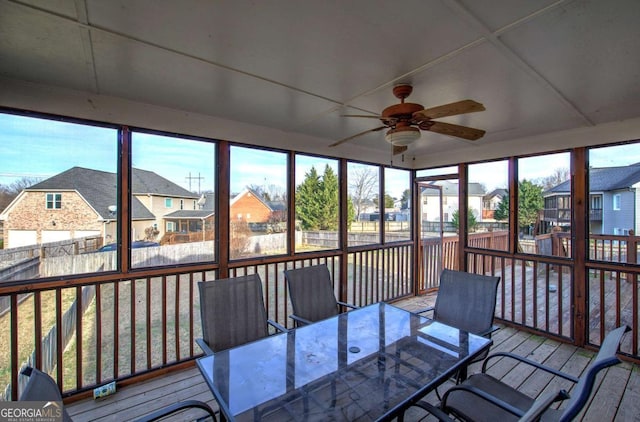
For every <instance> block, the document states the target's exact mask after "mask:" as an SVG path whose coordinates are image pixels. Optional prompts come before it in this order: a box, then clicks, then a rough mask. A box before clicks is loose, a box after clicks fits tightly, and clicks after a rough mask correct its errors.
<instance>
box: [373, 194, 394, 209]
mask: <svg viewBox="0 0 640 422" xmlns="http://www.w3.org/2000/svg"><path fill="white" fill-rule="evenodd" d="M378 202H379V201H378V195H376V196H374V197H373V203H374V204H375V205H376V206H377V207H379V204H378ZM394 203H395V200H394V199H393V197H392V196H391V195H389V194H388V193H385V194H384V209H387V208H393V204H394ZM383 212H384V210H380V213H381V214H382V213H383Z"/></svg>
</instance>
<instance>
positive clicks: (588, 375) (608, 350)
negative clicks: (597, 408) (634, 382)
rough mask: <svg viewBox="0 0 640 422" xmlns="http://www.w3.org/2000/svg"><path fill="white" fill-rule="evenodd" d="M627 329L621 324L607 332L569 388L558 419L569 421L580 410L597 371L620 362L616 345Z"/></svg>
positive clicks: (588, 394)
mask: <svg viewBox="0 0 640 422" xmlns="http://www.w3.org/2000/svg"><path fill="white" fill-rule="evenodd" d="M627 331H629V327H628V326H626V325H623V326H621V327H618V328H616V329H615V330H613V331H611V332H609V334H607V336H606V337H605V339H604V341H603V342H602V345H600V351H599V352H598V354H597V355H596V358H595V359H594V360H593V361H592V362H591V364H590V365H589V366H588V367H587V369H585V371H584V372H583V373H582V375H581V376H580V378H579V381H578V383H577V384H576V386H575V387H574V388H573V390H571V398H570V399H569V401H568V402H567V406H566V407H565V408H564V410H563V411H562V414H561V416H560V419H559V420H560V421H571V420H573V419H574V418H575V417H576V415H577V414H578V413H580V410H582V408H583V407H584V405H585V404H586V402H587V400H588V399H589V396H590V395H591V391H592V390H593V386H594V384H595V381H596V375H597V374H598V372H600V371H601V370H603V369H605V368H608V367H609V366H613V365H617V364H618V363H620V359H618V357H617V356H616V353H617V352H618V347H619V346H620V342H621V341H622V336H623V335H624V333H626V332H627Z"/></svg>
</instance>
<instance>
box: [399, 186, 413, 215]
mask: <svg viewBox="0 0 640 422" xmlns="http://www.w3.org/2000/svg"><path fill="white" fill-rule="evenodd" d="M410 201H411V189H405V190H404V191H403V192H402V196H401V197H400V209H401V210H407V209H409V208H411V204H410V203H409V202H410Z"/></svg>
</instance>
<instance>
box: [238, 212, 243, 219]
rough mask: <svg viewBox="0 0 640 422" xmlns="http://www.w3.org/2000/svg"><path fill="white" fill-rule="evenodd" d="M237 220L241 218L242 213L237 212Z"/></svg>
mask: <svg viewBox="0 0 640 422" xmlns="http://www.w3.org/2000/svg"><path fill="white" fill-rule="evenodd" d="M238 220H242V213H240V212H239V213H238Z"/></svg>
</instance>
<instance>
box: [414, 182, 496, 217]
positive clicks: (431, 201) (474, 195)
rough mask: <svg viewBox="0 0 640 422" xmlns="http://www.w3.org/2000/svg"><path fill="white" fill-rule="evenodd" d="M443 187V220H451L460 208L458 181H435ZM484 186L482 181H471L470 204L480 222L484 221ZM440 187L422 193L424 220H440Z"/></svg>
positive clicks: (469, 186) (469, 189)
mask: <svg viewBox="0 0 640 422" xmlns="http://www.w3.org/2000/svg"><path fill="white" fill-rule="evenodd" d="M434 185H436V186H439V187H440V188H441V189H442V213H443V215H442V221H444V222H450V221H451V220H452V218H453V214H454V213H455V212H456V211H457V210H458V205H459V200H458V183H456V182H450V181H448V180H444V181H438V182H434ZM484 194H485V192H484V188H483V187H482V184H480V183H469V185H468V205H469V209H470V210H471V212H472V213H473V215H474V216H475V218H476V220H477V221H478V222H480V221H483V218H482V209H483V198H484ZM439 195H440V194H439V190H438V189H424V190H423V191H422V193H421V201H422V220H423V221H440V200H439Z"/></svg>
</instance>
